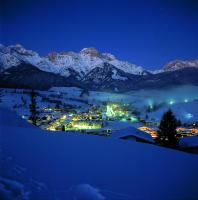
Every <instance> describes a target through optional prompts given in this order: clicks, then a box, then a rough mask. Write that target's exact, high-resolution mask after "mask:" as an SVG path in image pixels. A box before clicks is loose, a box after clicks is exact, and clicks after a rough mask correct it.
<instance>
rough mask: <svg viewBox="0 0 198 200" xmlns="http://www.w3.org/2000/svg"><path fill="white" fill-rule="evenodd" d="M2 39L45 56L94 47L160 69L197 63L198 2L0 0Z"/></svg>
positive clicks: (185, 0)
mask: <svg viewBox="0 0 198 200" xmlns="http://www.w3.org/2000/svg"><path fill="white" fill-rule="evenodd" d="M0 2H1V12H0V20H1V21H0V23H1V27H0V28H1V31H0V39H1V41H0V42H1V43H2V44H5V45H10V44H16V43H21V44H22V45H23V46H24V47H25V48H27V49H32V50H35V51H37V52H38V53H40V54H41V55H45V54H47V53H48V52H51V51H71V50H72V51H79V50H80V49H82V48H84V47H90V46H91V47H92V46H93V47H96V48H97V49H98V50H99V51H102V52H111V53H112V54H114V55H115V56H117V57H118V58H120V59H122V60H128V61H130V62H132V63H135V64H139V65H142V66H145V67H147V68H159V67H161V66H162V65H164V64H165V63H167V62H168V61H170V60H173V59H195V58H198V1H197V0H172V1H171V0H144V1H143V0H114V1H113V0H56V1H55V0H51V1H50V0H1V1H0Z"/></svg>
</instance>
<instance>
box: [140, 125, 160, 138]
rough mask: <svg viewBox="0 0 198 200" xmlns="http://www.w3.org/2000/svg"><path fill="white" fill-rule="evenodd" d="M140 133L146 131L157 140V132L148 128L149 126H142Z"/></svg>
mask: <svg viewBox="0 0 198 200" xmlns="http://www.w3.org/2000/svg"><path fill="white" fill-rule="evenodd" d="M138 130H140V131H144V132H146V133H148V134H150V135H151V136H152V138H157V136H158V134H157V131H156V130H155V129H153V128H150V127H147V126H141V127H139V128H138Z"/></svg>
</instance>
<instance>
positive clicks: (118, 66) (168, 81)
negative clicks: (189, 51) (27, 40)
mask: <svg viewBox="0 0 198 200" xmlns="http://www.w3.org/2000/svg"><path fill="white" fill-rule="evenodd" d="M0 80H1V82H0V87H20V88H23V87H26V88H31V87H34V88H39V89H46V88H50V87H51V86H52V87H53V86H67V85H74V86H81V87H87V88H90V89H96V90H114V91H115V90H116V91H126V90H131V89H140V88H142V89H143V88H156V87H159V88H161V87H168V86H174V85H180V84H193V85H197V84H198V60H191V61H181V60H176V61H172V62H169V63H168V64H167V65H165V66H164V67H163V68H162V69H159V70H155V71H150V70H145V69H144V68H143V67H141V66H138V65H135V64H131V63H129V62H127V61H120V60H118V59H117V58H116V57H115V56H114V55H112V54H110V53H100V52H99V51H98V50H96V49H95V48H84V49H82V50H81V51H80V52H79V53H76V52H59V53H57V52H52V53H49V54H48V55H47V56H45V57H41V56H40V55H39V54H38V53H36V52H34V51H32V50H26V49H25V48H24V47H22V46H21V45H19V44H17V45H11V46H7V47H6V46H3V45H0Z"/></svg>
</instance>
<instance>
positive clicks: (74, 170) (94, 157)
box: [0, 109, 198, 200]
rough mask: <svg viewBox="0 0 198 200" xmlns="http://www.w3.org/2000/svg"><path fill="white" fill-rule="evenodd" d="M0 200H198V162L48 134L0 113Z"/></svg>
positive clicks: (136, 146)
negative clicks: (197, 188)
mask: <svg viewBox="0 0 198 200" xmlns="http://www.w3.org/2000/svg"><path fill="white" fill-rule="evenodd" d="M0 117H1V118H0V155H1V156H0V199H2V200H3V199H5V200H10V199H12V200H22V199H24V200H28V199H32V200H35V199H36V200H45V199H46V200H48V199H53V200H57V199H59V200H104V199H107V200H118V199H119V200H136V199H138V200H195V199H197V197H198V191H197V190H196V186H197V182H198V173H197V169H198V157H197V155H193V154H187V153H183V152H179V151H175V150H170V149H167V148H162V147H158V146H155V145H151V144H143V143H138V142H133V141H122V140H119V139H113V138H109V139H108V138H103V137H93V136H89V135H82V134H70V133H61V132H47V131H42V130H41V129H38V128H36V127H33V126H31V125H29V124H27V123H26V122H25V121H23V119H21V118H19V117H16V115H15V114H14V113H12V112H10V111H8V110H5V109H3V110H2V109H1V111H0Z"/></svg>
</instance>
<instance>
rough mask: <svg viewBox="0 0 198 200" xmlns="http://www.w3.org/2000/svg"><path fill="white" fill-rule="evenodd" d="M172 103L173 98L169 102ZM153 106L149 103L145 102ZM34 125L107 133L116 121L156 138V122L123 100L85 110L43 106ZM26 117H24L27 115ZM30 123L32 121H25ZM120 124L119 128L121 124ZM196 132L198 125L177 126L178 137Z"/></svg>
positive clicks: (88, 132) (60, 129)
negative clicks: (144, 116)
mask: <svg viewBox="0 0 198 200" xmlns="http://www.w3.org/2000/svg"><path fill="white" fill-rule="evenodd" d="M169 104H171V105H172V104H173V100H172V101H170V102H169ZM148 106H149V108H150V109H152V105H150V104H149V105H148ZM41 116H42V117H40V118H39V119H38V120H37V126H39V127H40V128H42V129H43V130H48V131H63V132H71V131H72V132H74V133H75V132H76V131H77V132H81V133H84V134H92V135H99V136H110V135H111V134H112V133H113V132H114V131H115V130H117V128H115V124H117V123H118V122H119V124H122V125H124V127H125V126H132V127H135V128H137V129H138V130H140V131H143V132H146V133H148V134H149V135H151V137H152V138H153V139H154V140H155V139H156V138H157V137H158V126H159V122H155V121H149V120H147V119H145V118H141V117H140V116H139V113H136V112H134V111H133V109H131V105H130V104H126V103H122V102H103V104H102V105H100V106H92V107H90V108H89V109H88V110H86V111H84V112H79V110H75V109H66V110H65V109H61V108H56V107H52V108H47V107H44V108H42V111H41ZM26 118H27V117H26ZM28 121H29V122H30V123H31V120H28ZM122 125H121V127H122ZM195 135H198V124H197V123H192V124H184V125H181V126H179V127H178V128H177V137H178V138H182V137H186V136H195Z"/></svg>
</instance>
